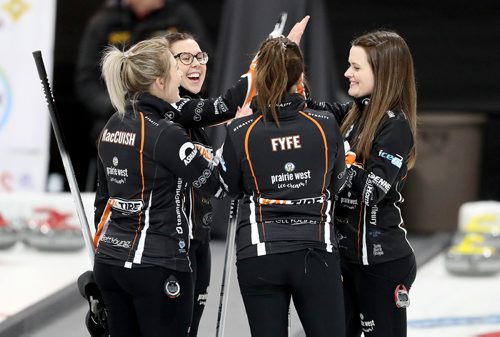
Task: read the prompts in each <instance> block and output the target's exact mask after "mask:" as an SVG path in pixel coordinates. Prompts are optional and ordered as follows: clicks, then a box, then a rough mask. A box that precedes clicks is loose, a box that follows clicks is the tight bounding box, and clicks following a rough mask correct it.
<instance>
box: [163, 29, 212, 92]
mask: <svg viewBox="0 0 500 337" xmlns="http://www.w3.org/2000/svg"><path fill="white" fill-rule="evenodd" d="M170 50H171V51H172V54H174V55H177V54H179V53H190V54H193V55H196V54H198V53H199V52H201V49H200V46H199V45H198V43H197V42H196V41H194V40H192V39H187V40H181V41H177V42H174V43H172V44H171V45H170ZM177 64H178V65H179V69H180V70H181V72H182V81H181V86H182V87H183V88H184V89H186V90H188V91H189V92H192V93H193V94H198V93H199V92H200V91H201V88H202V86H203V82H204V81H205V75H206V72H207V65H206V64H200V62H199V61H198V60H197V59H196V57H194V58H193V62H192V63H191V64H190V65H185V64H183V63H182V62H180V61H179V59H178V58H177Z"/></svg>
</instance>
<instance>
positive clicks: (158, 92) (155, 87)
mask: <svg viewBox="0 0 500 337" xmlns="http://www.w3.org/2000/svg"><path fill="white" fill-rule="evenodd" d="M164 89H165V80H164V79H162V78H161V77H157V78H156V79H155V81H154V82H153V83H151V84H150V85H149V93H150V94H152V95H154V96H156V97H162V95H163V91H164Z"/></svg>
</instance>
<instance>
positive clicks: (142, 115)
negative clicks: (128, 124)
mask: <svg viewBox="0 0 500 337" xmlns="http://www.w3.org/2000/svg"><path fill="white" fill-rule="evenodd" d="M139 116H140V117H141V149H140V152H139V162H140V166H141V185H142V188H141V200H143V201H144V188H145V187H144V113H142V112H139ZM141 221H142V212H140V213H139V220H138V224H137V229H136V230H135V236H134V241H132V248H131V249H130V251H129V253H128V254H129V255H128V257H129V258H130V253H131V252H132V250H133V248H134V247H135V242H136V241H137V236H138V235H139V231H140V230H141ZM127 260H128V258H127Z"/></svg>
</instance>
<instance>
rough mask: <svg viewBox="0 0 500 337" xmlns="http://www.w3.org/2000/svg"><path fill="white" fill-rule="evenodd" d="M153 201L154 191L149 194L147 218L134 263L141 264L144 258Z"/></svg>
mask: <svg viewBox="0 0 500 337" xmlns="http://www.w3.org/2000/svg"><path fill="white" fill-rule="evenodd" d="M152 201H153V191H152V190H151V193H150V195H149V203H148V207H147V208H146V212H144V213H145V218H144V227H143V228H142V230H141V237H140V238H139V243H138V244H137V249H136V251H135V254H134V263H137V264H140V263H141V260H142V254H143V253H144V244H145V242H146V236H147V233H148V229H149V210H150V209H151V202H152Z"/></svg>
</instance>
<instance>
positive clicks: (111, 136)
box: [101, 129, 136, 146]
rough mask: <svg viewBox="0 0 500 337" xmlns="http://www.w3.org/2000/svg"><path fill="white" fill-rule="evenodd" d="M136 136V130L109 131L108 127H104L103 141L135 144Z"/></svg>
mask: <svg viewBox="0 0 500 337" xmlns="http://www.w3.org/2000/svg"><path fill="white" fill-rule="evenodd" d="M135 136H136V134H135V133H134V132H125V131H115V132H109V131H108V129H104V131H103V132H102V137H101V141H102V142H107V143H115V144H120V145H128V146H134V144H135Z"/></svg>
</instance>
